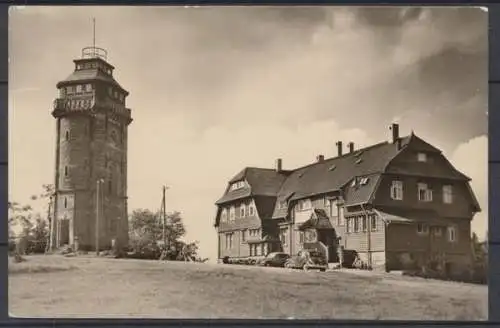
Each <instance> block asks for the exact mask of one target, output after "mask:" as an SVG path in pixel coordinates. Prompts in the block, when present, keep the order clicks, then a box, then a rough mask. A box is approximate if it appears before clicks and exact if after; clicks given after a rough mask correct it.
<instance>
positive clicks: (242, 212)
mask: <svg viewBox="0 0 500 328" xmlns="http://www.w3.org/2000/svg"><path fill="white" fill-rule="evenodd" d="M245 215H246V205H245V204H241V206H240V217H242V218H244V217H245Z"/></svg>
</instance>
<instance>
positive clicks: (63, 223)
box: [59, 219, 69, 246]
mask: <svg viewBox="0 0 500 328" xmlns="http://www.w3.org/2000/svg"><path fill="white" fill-rule="evenodd" d="M63 245H69V220H68V219H62V220H60V221H59V246H63Z"/></svg>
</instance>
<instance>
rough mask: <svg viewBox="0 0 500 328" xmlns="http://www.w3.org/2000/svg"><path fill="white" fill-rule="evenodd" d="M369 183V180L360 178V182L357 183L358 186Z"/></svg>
mask: <svg viewBox="0 0 500 328" xmlns="http://www.w3.org/2000/svg"><path fill="white" fill-rule="evenodd" d="M369 181H370V178H361V180H360V181H359V184H360V185H362V186H364V185H367V184H368V182H369Z"/></svg>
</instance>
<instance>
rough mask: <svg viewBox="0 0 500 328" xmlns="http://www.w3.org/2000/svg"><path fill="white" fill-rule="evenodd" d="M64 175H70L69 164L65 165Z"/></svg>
mask: <svg viewBox="0 0 500 328" xmlns="http://www.w3.org/2000/svg"><path fill="white" fill-rule="evenodd" d="M64 176H65V177H67V176H68V167H67V166H65V167H64Z"/></svg>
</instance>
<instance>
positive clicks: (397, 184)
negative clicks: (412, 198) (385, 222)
mask: <svg viewBox="0 0 500 328" xmlns="http://www.w3.org/2000/svg"><path fill="white" fill-rule="evenodd" d="M391 198H392V199H394V200H403V181H401V180H394V181H392V184H391Z"/></svg>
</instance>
